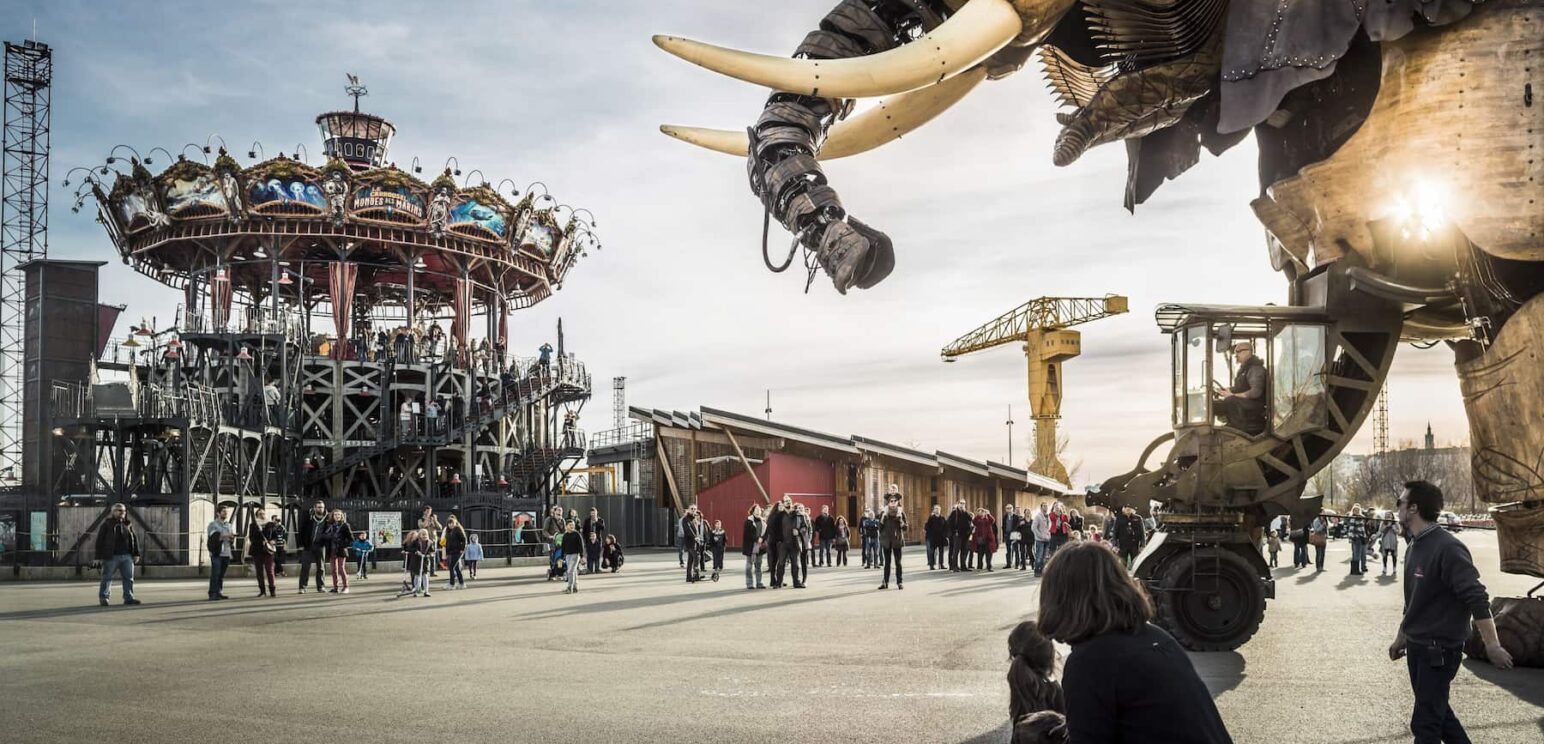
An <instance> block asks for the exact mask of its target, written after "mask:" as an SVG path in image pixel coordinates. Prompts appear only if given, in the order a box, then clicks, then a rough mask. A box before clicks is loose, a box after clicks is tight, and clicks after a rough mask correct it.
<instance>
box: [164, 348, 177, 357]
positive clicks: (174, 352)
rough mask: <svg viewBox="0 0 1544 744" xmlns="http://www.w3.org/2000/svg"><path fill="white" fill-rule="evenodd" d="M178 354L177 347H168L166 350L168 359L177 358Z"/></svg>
mask: <svg viewBox="0 0 1544 744" xmlns="http://www.w3.org/2000/svg"><path fill="white" fill-rule="evenodd" d="M177 356H178V354H177V350H176V349H167V350H166V358H167V359H176V358H177Z"/></svg>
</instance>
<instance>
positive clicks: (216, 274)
mask: <svg viewBox="0 0 1544 744" xmlns="http://www.w3.org/2000/svg"><path fill="white" fill-rule="evenodd" d="M228 276H229V275H228V274H226V273H225V267H224V266H221V267H220V268H219V269H217V270H215V272H214V278H216V279H220V280H222V281H223V280H224V279H226V278H227V277H228Z"/></svg>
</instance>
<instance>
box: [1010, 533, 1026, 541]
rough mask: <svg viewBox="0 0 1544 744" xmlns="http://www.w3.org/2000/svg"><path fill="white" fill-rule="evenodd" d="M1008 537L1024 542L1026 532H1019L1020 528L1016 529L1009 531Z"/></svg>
mask: <svg viewBox="0 0 1544 744" xmlns="http://www.w3.org/2000/svg"><path fill="white" fill-rule="evenodd" d="M1008 539H1009V540H1011V541H1013V542H1023V540H1024V534H1023V533H1021V532H1019V531H1018V530H1014V531H1012V532H1009V533H1008Z"/></svg>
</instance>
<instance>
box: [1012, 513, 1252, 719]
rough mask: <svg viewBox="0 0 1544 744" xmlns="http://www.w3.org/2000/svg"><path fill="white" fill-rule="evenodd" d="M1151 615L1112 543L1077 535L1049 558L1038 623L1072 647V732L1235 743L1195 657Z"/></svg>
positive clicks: (1068, 681) (1068, 690)
mask: <svg viewBox="0 0 1544 744" xmlns="http://www.w3.org/2000/svg"><path fill="white" fill-rule="evenodd" d="M1152 619H1153V603H1152V600H1150V599H1149V598H1148V596H1147V593H1146V592H1145V591H1144V590H1143V589H1142V587H1141V586H1140V585H1139V584H1137V582H1136V580H1135V579H1133V578H1132V577H1131V575H1130V574H1129V573H1127V571H1126V568H1125V566H1123V565H1121V561H1120V558H1119V557H1117V556H1116V555H1115V554H1114V553H1112V552H1110V551H1109V550H1108V549H1106V548H1105V547H1104V546H1102V545H1100V544H1098V543H1095V542H1091V541H1085V542H1071V543H1068V544H1067V545H1066V546H1065V547H1063V548H1062V549H1061V550H1058V551H1056V554H1055V555H1053V556H1052V557H1051V559H1050V560H1049V561H1048V562H1047V564H1046V567H1045V572H1044V576H1043V578H1042V579H1041V581H1040V614H1039V618H1038V620H1039V623H1040V628H1039V629H1040V632H1041V633H1043V634H1044V635H1045V636H1046V637H1048V638H1051V639H1052V640H1056V641H1061V642H1062V643H1066V644H1069V645H1071V646H1072V652H1071V653H1070V654H1068V656H1067V661H1066V663H1065V664H1064V665H1063V667H1062V680H1061V682H1062V692H1063V694H1064V695H1065V697H1066V702H1067V730H1068V732H1069V733H1070V734H1071V740H1072V741H1075V742H1078V743H1079V744H1085V743H1089V744H1100V743H1101V742H1122V741H1163V742H1174V743H1175V744H1232V742H1233V739H1232V738H1231V737H1230V736H1229V735H1228V729H1227V727H1226V726H1224V725H1223V723H1222V716H1220V715H1218V713H1217V706H1216V704H1214V703H1213V702H1212V695H1211V693H1210V692H1209V691H1207V689H1206V685H1205V684H1203V683H1202V682H1201V676H1200V675H1198V674H1196V670H1195V666H1193V665H1192V664H1191V662H1190V657H1189V656H1187V655H1185V650H1184V649H1183V648H1180V645H1179V644H1178V643H1176V642H1175V641H1174V639H1173V638H1172V637H1170V636H1169V634H1168V633H1166V632H1164V631H1163V630H1162V629H1161V628H1159V627H1158V626H1156V625H1153V624H1152V622H1151V621H1152ZM1111 670H1119V672H1118V673H1114V674H1112V673H1111Z"/></svg>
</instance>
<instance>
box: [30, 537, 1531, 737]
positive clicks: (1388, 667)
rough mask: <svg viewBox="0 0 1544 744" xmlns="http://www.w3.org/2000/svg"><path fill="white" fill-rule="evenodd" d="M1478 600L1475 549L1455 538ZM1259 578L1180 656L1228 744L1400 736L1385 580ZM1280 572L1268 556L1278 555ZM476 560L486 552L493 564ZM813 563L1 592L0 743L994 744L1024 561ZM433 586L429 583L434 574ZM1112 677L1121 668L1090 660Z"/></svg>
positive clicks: (1472, 708) (1466, 672)
mask: <svg viewBox="0 0 1544 744" xmlns="http://www.w3.org/2000/svg"><path fill="white" fill-rule="evenodd" d="M1463 538H1464V540H1465V542H1467V543H1468V544H1469V545H1470V546H1471V548H1472V549H1473V551H1474V554H1475V557H1476V559H1477V562H1478V563H1479V566H1480V568H1481V572H1482V574H1483V575H1484V577H1485V580H1486V581H1487V583H1488V584H1489V587H1490V590H1491V593H1492V594H1493V595H1496V594H1507V595H1520V594H1522V593H1523V592H1525V591H1526V590H1527V589H1528V587H1529V586H1530V585H1531V584H1532V583H1533V582H1531V581H1530V580H1529V579H1527V578H1526V577H1520V576H1507V575H1504V574H1500V573H1499V572H1498V571H1497V570H1496V565H1497V560H1496V549H1495V538H1494V535H1491V534H1485V533H1477V532H1466V533H1464V535H1463ZM1329 556H1330V561H1331V564H1330V566H1329V567H1328V568H1327V570H1326V571H1325V572H1324V573H1323V574H1314V573H1312V571H1311V570H1310V571H1306V572H1304V571H1293V570H1291V569H1285V570H1279V571H1278V572H1277V581H1278V598H1277V599H1276V600H1273V601H1272V602H1270V603H1269V609H1268V610H1267V612H1266V618H1265V622H1264V623H1263V625H1262V626H1261V628H1260V631H1259V633H1258V634H1257V635H1256V636H1255V637H1254V639H1253V640H1251V641H1250V642H1249V643H1248V644H1246V645H1245V646H1244V647H1242V648H1241V649H1240V650H1239V651H1238V652H1233V653H1212V654H1195V655H1193V657H1192V658H1193V660H1194V661H1195V664H1196V667H1197V669H1198V670H1199V671H1200V673H1201V675H1202V677H1203V678H1204V679H1205V680H1206V682H1207V685H1208V686H1209V687H1210V689H1211V690H1212V691H1213V694H1214V695H1215V697H1216V700H1217V705H1218V708H1219V709H1220V710H1221V712H1222V716H1223V718H1224V720H1225V721H1226V722H1227V725H1228V728H1229V730H1230V731H1231V732H1232V734H1233V739H1234V741H1237V742H1240V743H1241V744H1242V743H1244V742H1369V743H1370V742H1401V741H1409V735H1408V733H1407V729H1406V720H1407V718H1408V712H1409V707H1410V703H1411V697H1410V692H1409V685H1408V680H1407V677H1406V671H1405V666H1404V662H1402V661H1401V662H1399V663H1394V662H1390V661H1389V660H1388V658H1387V656H1386V648H1387V645H1388V643H1389V640H1390V639H1391V637H1392V635H1393V632H1394V629H1395V627H1396V625H1397V623H1398V620H1399V614H1400V605H1401V593H1400V587H1399V584H1398V582H1397V580H1394V579H1392V578H1384V577H1380V576H1378V575H1377V572H1376V571H1374V572H1373V573H1372V574H1371V575H1369V576H1366V577H1348V576H1347V575H1346V574H1347V561H1348V559H1349V548H1348V546H1347V545H1346V544H1345V543H1344V542H1343V541H1335V542H1332V543H1331V546H1330V553H1329ZM1282 560H1283V561H1284V562H1290V554H1288V553H1284V554H1283V555H1282ZM493 563H495V564H496V563H498V562H497V561H494V562H493ZM905 563H906V564H907V566H908V567H909V568H910V570H909V571H908V573H907V575H908V577H909V580H908V581H907V582H906V590H905V591H904V592H898V591H895V590H894V589H893V588H892V589H891V590H889V591H883V592H881V591H876V590H875V587H876V586H877V585H878V583H879V574H878V572H877V571H866V570H863V569H861V568H859V567H857V566H850V567H846V568H835V569H815V570H813V571H812V572H811V578H810V587H809V588H807V589H792V588H788V589H779V590H775V591H774V590H770V589H768V590H762V591H756V592H747V591H745V589H744V588H743V587H744V582H743V573H741V572H740V571H739V569H740V568H741V567H742V566H743V563H741V561H740V560H739V559H738V556H730V557H729V559H728V566H727V569H728V570H726V572H725V574H724V576H723V578H722V580H721V581H719V582H717V583H702V584H697V585H687V584H685V583H684V582H683V581H682V575H681V572H680V571H679V569H678V568H677V564H676V557H675V553H674V552H673V551H671V552H668V553H666V552H659V551H656V552H644V551H637V552H635V553H634V554H633V555H631V556H630V557H629V560H628V562H627V564H626V566H625V567H624V569H623V570H622V572H620V573H617V574H603V575H599V576H594V577H589V576H586V577H581V579H580V587H581V591H580V592H579V593H578V594H576V595H566V594H563V593H562V584H561V582H551V583H549V582H547V581H545V580H544V579H543V576H542V574H543V572H542V570H541V569H533V568H512V569H505V568H500V567H485V568H484V570H483V571H482V575H481V578H480V579H478V580H476V581H474V582H472V583H471V584H469V588H468V589H466V590H464V591H455V592H451V591H445V590H444V589H443V584H442V583H438V584H436V585H435V587H434V593H433V596H431V597H426V598H411V597H409V598H404V599H396V598H394V595H395V591H396V588H397V587H398V585H399V582H398V578H397V577H396V576H388V575H381V574H377V576H376V577H375V578H372V579H370V580H369V581H366V582H356V583H355V585H354V591H353V592H352V593H350V594H349V595H346V596H345V595H330V594H323V595H316V594H306V595H298V594H296V593H295V586H296V583H295V582H296V579H295V578H294V577H293V575H292V576H291V578H289V579H288V580H284V579H281V582H283V583H282V584H281V586H282V587H284V591H281V594H280V596H279V597H278V598H263V599H259V598H257V597H256V596H255V595H256V591H255V586H254V585H253V581H252V580H251V579H240V580H235V581H232V582H228V584H227V594H229V595H231V596H232V597H233V598H232V599H231V600H228V601H222V602H216V603H211V602H208V601H206V600H205V599H204V598H203V597H204V592H205V585H204V584H203V583H201V582H195V581H185V580H184V581H176V580H167V581H144V582H140V584H139V587H138V594H139V597H140V598H141V599H142V600H144V602H145V604H144V605H142V606H140V607H123V606H120V605H119V604H117V602H118V601H119V600H120V597H119V595H118V591H117V587H116V586H115V587H114V605H113V606H112V607H110V608H99V607H97V604H96V591H95V590H96V586H95V583H94V582H93V583H91V584H86V583H46V584H44V583H25V584H23V583H9V582H8V583H5V584H0V731H3V734H0V737H3V739H4V741H6V742H13V743H15V744H22V743H24V742H47V743H49V744H53V743H56V742H107V741H114V742H157V743H163V742H164V743H177V742H190V743H195V742H196V743H197V744H208V742H210V741H220V740H233V739H234V740H239V741H266V742H321V741H332V742H336V741H355V742H366V741H369V742H413V743H414V744H422V743H423V742H437V743H438V742H453V743H456V744H460V743H462V742H468V743H470V742H484V741H513V742H544V743H545V742H579V741H584V742H655V741H660V742H673V743H675V744H680V743H682V742H689V743H695V742H752V741H754V742H767V741H777V740H790V741H801V742H821V741H843V742H912V741H916V742H1002V741H1006V740H1007V726H1006V719H1007V710H1008V693H1007V686H1006V684H1005V682H1004V675H1005V674H1006V671H1007V665H1008V663H1007V651H1006V637H1007V633H1008V630H1009V629H1010V628H1012V627H1013V625H1014V624H1015V623H1017V622H1018V621H1020V620H1022V619H1025V618H1027V617H1029V616H1031V614H1032V613H1033V611H1034V607H1035V603H1036V601H1037V600H1036V588H1035V587H1036V583H1035V581H1034V580H1033V579H1032V578H1030V575H1029V574H1028V572H1025V573H1019V572H1008V573H1005V572H1002V571H1001V570H999V571H998V572H994V573H990V574H988V573H976V574H968V575H967V574H949V573H946V572H932V573H930V572H928V571H927V569H926V562H925V560H924V558H923V555H922V553H921V552H920V550H915V549H914V550H909V551H908V552H907V555H906V557H905ZM444 576H445V575H444V572H441V575H440V577H439V579H440V580H441V581H443V579H444ZM1112 673H1119V670H1112ZM1453 707H1454V709H1455V710H1456V711H1457V712H1458V715H1459V717H1460V718H1461V719H1462V720H1463V721H1464V723H1465V725H1466V726H1467V727H1468V729H1469V731H1470V733H1471V736H1472V737H1473V739H1474V740H1475V741H1477V742H1499V743H1503V744H1504V743H1506V742H1529V743H1530V744H1536V743H1537V742H1539V741H1540V740H1541V737H1544V670H1536V669H1533V670H1512V671H1507V672H1501V671H1498V670H1495V669H1494V668H1492V667H1490V666H1489V665H1488V664H1485V663H1483V662H1475V661H1466V662H1464V666H1463V668H1462V669H1461V670H1460V671H1459V674H1458V678H1457V680H1456V681H1455V683H1454V687H1453Z"/></svg>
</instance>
